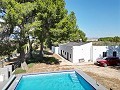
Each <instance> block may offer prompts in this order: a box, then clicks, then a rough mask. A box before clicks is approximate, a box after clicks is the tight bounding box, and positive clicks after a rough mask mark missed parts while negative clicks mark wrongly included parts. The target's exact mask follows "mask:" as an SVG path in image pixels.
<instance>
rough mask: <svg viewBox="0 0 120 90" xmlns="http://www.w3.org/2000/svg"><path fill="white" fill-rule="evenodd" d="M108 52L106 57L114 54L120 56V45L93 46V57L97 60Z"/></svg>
mask: <svg viewBox="0 0 120 90" xmlns="http://www.w3.org/2000/svg"><path fill="white" fill-rule="evenodd" d="M104 53H106V55H105V56H106V57H110V56H114V55H115V54H114V53H116V55H115V56H116V57H120V46H92V56H91V59H92V60H93V61H94V62H95V61H96V59H98V58H102V57H103V56H104V55H103V54H104Z"/></svg>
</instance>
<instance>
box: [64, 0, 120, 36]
mask: <svg viewBox="0 0 120 90" xmlns="http://www.w3.org/2000/svg"><path fill="white" fill-rule="evenodd" d="M65 2H66V9H67V10H68V13H70V12H71V11H74V12H75V15H76V18H77V25H78V26H79V28H80V29H81V30H82V31H83V32H85V34H86V36H87V37H89V38H99V37H114V36H120V0H65Z"/></svg>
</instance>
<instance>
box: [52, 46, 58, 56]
mask: <svg viewBox="0 0 120 90" xmlns="http://www.w3.org/2000/svg"><path fill="white" fill-rule="evenodd" d="M58 49H59V47H55V46H52V52H53V53H55V54H58Z"/></svg>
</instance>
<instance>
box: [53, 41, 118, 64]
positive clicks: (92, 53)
mask: <svg viewBox="0 0 120 90" xmlns="http://www.w3.org/2000/svg"><path fill="white" fill-rule="evenodd" d="M52 51H53V52H55V53H56V54H59V55H61V56H62V57H64V58H66V59H67V60H69V61H71V62H73V63H79V62H89V61H91V62H95V61H96V59H98V58H103V57H109V56H115V57H120V46H93V45H92V42H88V43H84V42H79V43H76V42H69V43H67V44H60V45H59V47H52Z"/></svg>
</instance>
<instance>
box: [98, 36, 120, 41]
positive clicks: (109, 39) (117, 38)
mask: <svg viewBox="0 0 120 90" xmlns="http://www.w3.org/2000/svg"><path fill="white" fill-rule="evenodd" d="M98 40H99V41H110V42H120V37H118V36H115V37H103V38H99V39H98Z"/></svg>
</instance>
